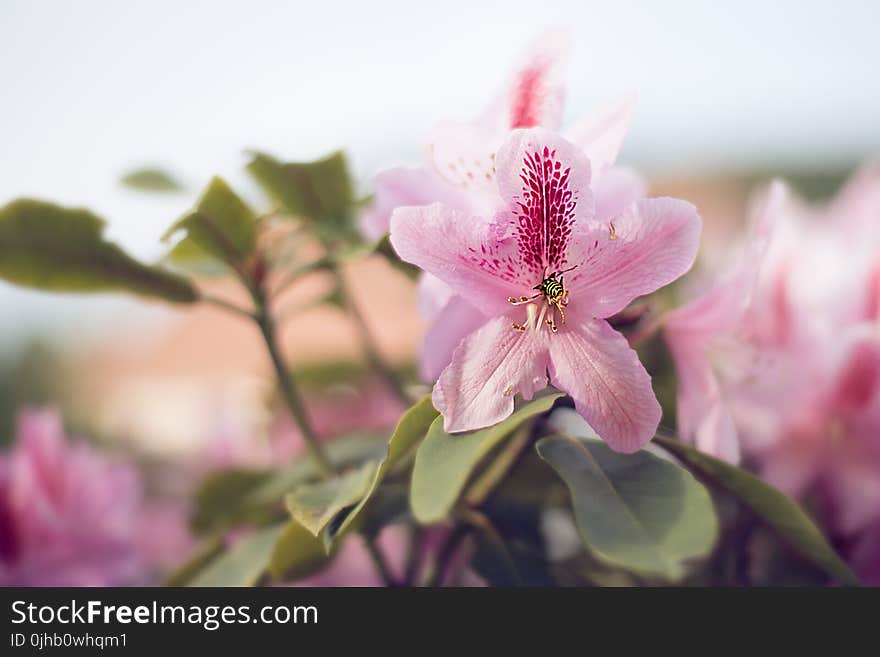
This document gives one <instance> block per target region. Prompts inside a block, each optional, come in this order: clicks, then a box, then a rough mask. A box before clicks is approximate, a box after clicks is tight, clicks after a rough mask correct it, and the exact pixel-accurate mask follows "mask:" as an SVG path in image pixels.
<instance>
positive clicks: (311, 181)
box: [247, 151, 355, 241]
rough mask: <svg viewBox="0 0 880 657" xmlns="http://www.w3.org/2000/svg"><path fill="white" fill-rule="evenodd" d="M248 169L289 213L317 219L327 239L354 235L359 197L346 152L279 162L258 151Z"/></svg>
mask: <svg viewBox="0 0 880 657" xmlns="http://www.w3.org/2000/svg"><path fill="white" fill-rule="evenodd" d="M247 169H248V171H249V172H250V173H251V175H252V176H253V177H254V178H255V179H256V181H257V182H258V183H259V184H260V186H261V187H263V189H265V190H266V192H267V193H268V194H269V195H270V196H271V197H272V198H274V199H275V200H277V201H278V202H279V203H280V204H281V205H282V206H283V207H284V209H285V211H286V212H288V213H289V214H291V215H293V216H295V217H300V218H304V219H310V220H313V221H315V222H316V227H317V228H318V229H319V232H320V233H321V236H322V238H324V239H325V240H327V239H329V240H330V241H338V238H340V237H343V238H345V237H349V236H351V233H352V232H353V228H352V226H351V219H352V217H353V215H354V208H355V196H354V187H353V185H352V181H351V176H350V175H349V171H348V162H347V161H346V158H345V154H344V153H343V152H342V151H337V152H335V153H331V154H330V155H328V156H327V157H324V158H322V159H320V160H315V161H313V162H279V161H278V160H276V159H275V158H273V157H271V156H270V155H266V154H263V153H255V154H254V158H253V160H251V162H250V164H248V167H247Z"/></svg>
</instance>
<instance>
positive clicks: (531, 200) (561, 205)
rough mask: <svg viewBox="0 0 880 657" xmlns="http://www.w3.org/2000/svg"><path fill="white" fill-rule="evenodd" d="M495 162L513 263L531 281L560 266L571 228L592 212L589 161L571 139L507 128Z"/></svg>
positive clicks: (537, 131) (565, 252)
mask: <svg viewBox="0 0 880 657" xmlns="http://www.w3.org/2000/svg"><path fill="white" fill-rule="evenodd" d="M497 166H498V189H499V191H500V192H501V197H502V198H504V199H506V200H508V202H509V203H510V207H509V210H510V213H511V217H510V222H511V223H510V231H511V233H512V234H513V235H515V237H516V241H517V244H518V248H519V263H517V265H516V266H517V267H518V268H519V270H520V271H522V272H524V274H525V277H524V280H526V279H527V280H529V281H531V284H532V285H536V284H538V283H540V282H541V281H542V280H543V279H544V277H545V276H546V275H547V273H549V272H551V271H555V270H557V269H562V268H563V267H564V265H565V264H566V263H567V260H566V257H567V253H568V244H569V241H570V237H571V235H572V234H573V231H574V230H576V228H577V227H578V225H579V224H584V223H587V222H589V221H590V220H591V219H592V218H593V214H594V212H593V210H594V208H593V195H592V192H591V191H590V163H589V162H588V161H587V159H586V158H585V157H584V155H583V153H581V152H580V150H578V148H577V147H575V146H574V145H573V144H571V143H569V142H567V141H565V140H564V139H562V138H561V137H559V136H558V135H556V134H554V133H551V132H549V131H547V130H543V129H541V128H535V129H531V130H515V131H514V132H513V133H511V135H510V137H509V138H508V139H507V141H506V142H505V143H504V145H503V146H502V147H501V149H500V150H499V151H498V160H497Z"/></svg>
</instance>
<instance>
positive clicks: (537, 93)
mask: <svg viewBox="0 0 880 657" xmlns="http://www.w3.org/2000/svg"><path fill="white" fill-rule="evenodd" d="M567 58H568V35H567V34H565V33H560V32H548V33H547V34H544V35H543V36H541V37H540V38H539V39H538V40H537V41H535V42H534V43H533V44H532V46H531V47H530V48H529V49H528V50H527V51H526V52H525V54H524V56H523V57H522V59H521V61H520V64H519V66H518V67H517V69H516V71H515V72H514V74H513V76H512V77H511V80H510V82H509V83H508V87H507V89H506V90H505V93H504V95H503V96H502V97H501V98H500V99H499V100H498V101H496V103H495V104H494V107H493V110H491V112H492V114H493V115H496V116H499V117H500V118H501V119H502V120H503V124H502V125H503V127H504V128H505V130H511V129H516V128H534V127H537V126H544V127H546V128H558V127H559V123H560V120H561V117H562V105H563V99H564V88H563V84H562V79H561V78H562V69H563V68H564V64H565V61H566V60H567Z"/></svg>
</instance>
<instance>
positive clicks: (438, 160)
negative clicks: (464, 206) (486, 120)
mask: <svg viewBox="0 0 880 657" xmlns="http://www.w3.org/2000/svg"><path fill="white" fill-rule="evenodd" d="M503 137H504V132H499V131H497V130H492V129H489V128H487V127H485V126H484V125H481V124H480V123H476V122H470V121H442V122H440V123H438V124H437V125H436V126H435V127H434V130H433V131H432V133H431V137H430V140H429V143H428V153H429V156H430V159H431V164H432V165H433V167H434V170H435V171H436V173H437V175H438V176H439V177H440V178H442V179H443V180H444V181H445V182H446V183H447V184H448V185H450V186H451V187H452V188H453V189H460V190H462V191H464V192H470V193H477V194H480V193H488V192H490V191H491V190H492V189H493V187H494V185H495V153H496V151H497V150H498V146H499V144H500V143H501V141H502V139H503Z"/></svg>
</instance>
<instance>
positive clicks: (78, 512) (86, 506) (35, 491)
mask: <svg viewBox="0 0 880 657" xmlns="http://www.w3.org/2000/svg"><path fill="white" fill-rule="evenodd" d="M144 509H145V508H144V507H143V506H142V498H141V486H140V479H139V476H138V473H137V471H136V470H134V468H132V467H130V466H128V465H124V464H120V463H115V462H111V461H110V460H108V459H107V458H106V457H104V456H102V455H100V454H98V453H97V452H96V451H95V450H94V449H93V448H92V447H90V446H89V445H87V444H85V443H83V442H68V440H67V438H66V437H65V435H64V432H63V430H62V427H61V421H60V418H59V417H58V415H57V414H56V413H55V412H53V411H36V410H26V411H24V412H22V413H21V414H20V416H19V420H18V429H17V434H16V444H15V445H14V447H13V449H12V451H11V452H9V453H8V454H4V455H2V456H0V584H2V585H4V586H110V585H125V584H140V583H145V581H146V578H147V577H148V575H149V574H150V571H151V569H152V568H154V567H155V566H156V565H157V561H160V560H157V559H155V558H154V555H150V554H145V553H144V551H142V549H141V545H140V542H139V541H140V539H141V538H143V537H144V536H146V535H149V536H150V538H151V540H152V541H153V542H152V543H151V544H154V545H160V544H161V545H165V546H167V545H168V543H167V541H164V539H163V538H162V537H167V536H169V534H166V533H165V531H164V529H167V528H168V524H167V523H166V520H167V519H168V516H167V514H163V523H162V524H161V525H156V524H153V523H151V522H150V521H149V520H145V519H144V518H142V516H141V512H142V511H144ZM176 520H177V521H179V523H178V524H176V525H175V526H174V527H172V528H171V531H172V534H173V535H175V536H179V535H180V531H181V527H182V523H183V517H182V514H181V515H179V516H177V517H176ZM177 557H178V558H179V557H180V553H179V551H178V554H177Z"/></svg>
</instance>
